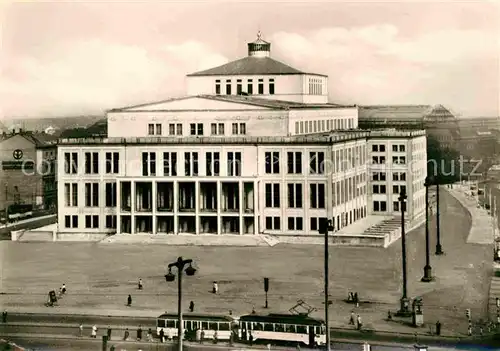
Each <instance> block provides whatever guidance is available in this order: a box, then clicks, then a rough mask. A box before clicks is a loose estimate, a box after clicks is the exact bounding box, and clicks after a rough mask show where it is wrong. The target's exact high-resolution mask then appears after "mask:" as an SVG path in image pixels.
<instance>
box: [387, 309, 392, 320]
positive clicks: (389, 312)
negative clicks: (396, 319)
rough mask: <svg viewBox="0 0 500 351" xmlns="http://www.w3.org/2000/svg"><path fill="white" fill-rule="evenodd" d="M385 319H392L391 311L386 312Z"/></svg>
mask: <svg viewBox="0 0 500 351" xmlns="http://www.w3.org/2000/svg"><path fill="white" fill-rule="evenodd" d="M387 320H389V321H392V314H391V311H388V312H387Z"/></svg>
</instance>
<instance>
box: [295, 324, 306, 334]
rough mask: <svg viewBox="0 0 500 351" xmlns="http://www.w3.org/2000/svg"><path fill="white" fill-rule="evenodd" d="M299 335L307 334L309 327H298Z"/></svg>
mask: <svg viewBox="0 0 500 351" xmlns="http://www.w3.org/2000/svg"><path fill="white" fill-rule="evenodd" d="M297 333H299V334H307V327H306V326H305V325H298V326H297Z"/></svg>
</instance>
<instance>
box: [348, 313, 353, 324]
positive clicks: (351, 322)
mask: <svg viewBox="0 0 500 351" xmlns="http://www.w3.org/2000/svg"><path fill="white" fill-rule="evenodd" d="M349 324H350V325H354V311H351V318H349Z"/></svg>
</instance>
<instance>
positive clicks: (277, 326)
mask: <svg viewBox="0 0 500 351" xmlns="http://www.w3.org/2000/svg"><path fill="white" fill-rule="evenodd" d="M274 331H276V332H281V333H283V332H284V331H285V326H284V325H283V324H275V325H274Z"/></svg>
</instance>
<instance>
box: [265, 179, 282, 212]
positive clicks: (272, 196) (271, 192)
mask: <svg viewBox="0 0 500 351" xmlns="http://www.w3.org/2000/svg"><path fill="white" fill-rule="evenodd" d="M265 191H266V207H280V185H279V184H276V183H268V184H266V186H265Z"/></svg>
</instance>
